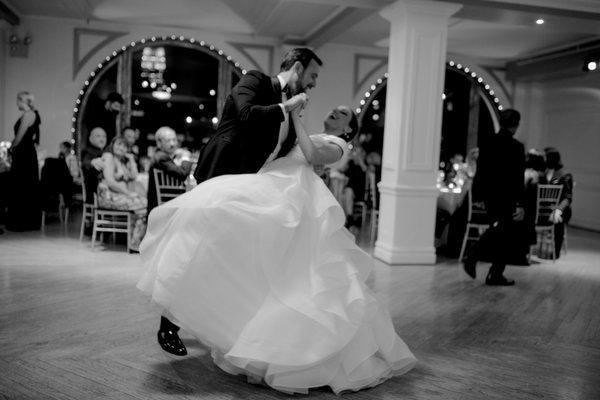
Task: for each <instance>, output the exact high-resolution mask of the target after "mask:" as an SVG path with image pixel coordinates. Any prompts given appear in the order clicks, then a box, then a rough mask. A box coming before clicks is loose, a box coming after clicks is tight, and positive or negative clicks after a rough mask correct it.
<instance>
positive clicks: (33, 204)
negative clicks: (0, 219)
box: [6, 92, 41, 231]
mask: <svg viewBox="0 0 600 400" xmlns="http://www.w3.org/2000/svg"><path fill="white" fill-rule="evenodd" d="M17 107H19V110H20V111H21V112H22V115H21V117H20V118H19V119H18V120H17V122H16V123H15V127H14V130H15V138H14V140H13V142H12V146H11V156H12V166H11V173H10V180H11V185H10V194H9V196H10V197H9V201H8V215H7V221H6V222H7V223H6V228H7V229H9V230H12V231H28V230H36V229H39V228H40V218H41V208H40V204H39V193H38V192H39V169H38V160H37V152H36V149H35V144H37V143H39V135H40V122H41V121H40V115H39V114H38V112H37V110H36V109H35V108H34V106H33V95H32V94H30V93H29V92H20V93H19V94H18V95H17Z"/></svg>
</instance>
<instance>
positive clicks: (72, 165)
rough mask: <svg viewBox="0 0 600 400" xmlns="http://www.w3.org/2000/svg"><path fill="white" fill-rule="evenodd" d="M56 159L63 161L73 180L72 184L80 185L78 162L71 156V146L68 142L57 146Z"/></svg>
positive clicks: (73, 155)
mask: <svg viewBox="0 0 600 400" xmlns="http://www.w3.org/2000/svg"><path fill="white" fill-rule="evenodd" d="M58 158H60V159H62V160H64V162H65V164H66V165H67V168H68V169H69V173H70V174H71V177H72V178H73V183H75V184H78V185H81V176H79V162H78V161H77V157H76V156H75V154H73V145H72V144H71V142H69V141H64V142H62V143H61V144H60V146H59V153H58Z"/></svg>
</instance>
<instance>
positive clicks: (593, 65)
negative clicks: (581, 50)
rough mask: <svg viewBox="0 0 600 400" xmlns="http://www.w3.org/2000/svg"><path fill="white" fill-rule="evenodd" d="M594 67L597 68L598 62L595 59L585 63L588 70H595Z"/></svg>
mask: <svg viewBox="0 0 600 400" xmlns="http://www.w3.org/2000/svg"><path fill="white" fill-rule="evenodd" d="M596 68H598V63H597V62H596V61H590V62H589V63H588V64H587V69H588V71H595V70H596Z"/></svg>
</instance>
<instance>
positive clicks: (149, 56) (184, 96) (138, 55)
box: [71, 35, 246, 151]
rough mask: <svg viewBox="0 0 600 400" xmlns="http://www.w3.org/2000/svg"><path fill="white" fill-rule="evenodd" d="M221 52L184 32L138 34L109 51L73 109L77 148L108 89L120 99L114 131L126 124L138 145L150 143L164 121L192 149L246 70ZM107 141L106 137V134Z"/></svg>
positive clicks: (211, 126)
mask: <svg viewBox="0 0 600 400" xmlns="http://www.w3.org/2000/svg"><path fill="white" fill-rule="evenodd" d="M245 73H246V70H244V69H242V68H241V66H240V64H239V63H238V62H236V61H234V60H233V59H232V57H231V56H229V55H226V54H225V53H224V52H223V50H220V49H218V48H216V47H215V46H213V45H211V44H208V43H206V42H204V41H198V40H196V39H195V38H185V37H183V36H179V37H177V36H174V35H173V36H162V37H156V36H153V37H149V38H143V39H140V40H138V41H135V42H131V43H130V44H129V45H128V46H123V47H121V48H119V49H116V50H114V51H113V52H112V53H111V54H110V55H108V56H107V57H105V59H104V61H102V62H101V63H99V64H98V65H97V66H96V68H95V69H94V70H93V71H92V72H90V74H89V76H88V78H87V79H86V80H85V82H84V83H83V87H82V88H81V90H80V91H79V95H78V97H77V99H76V100H75V106H74V108H73V117H72V127H71V133H72V136H73V139H74V142H75V146H76V149H77V150H78V151H79V150H80V149H81V147H82V146H85V144H86V142H87V137H88V135H89V131H90V130H91V129H92V128H93V126H92V125H93V123H94V121H93V118H92V117H91V116H92V115H93V114H94V110H98V109H101V108H103V107H104V99H105V98H106V95H108V94H109V93H111V92H115V91H116V92H119V93H121V95H122V96H123V98H124V104H123V110H122V112H121V113H120V115H119V117H118V118H116V123H115V129H114V132H111V133H109V136H113V135H114V134H116V133H118V132H120V131H121V130H122V129H123V128H124V127H126V126H132V127H134V128H138V129H139V130H140V131H141V135H140V139H139V140H140V145H141V147H147V146H149V145H151V144H152V143H153V140H154V137H153V133H154V132H155V131H156V129H157V128H158V127H160V126H163V125H169V126H171V127H172V128H174V129H175V130H176V132H177V133H178V136H179V138H180V141H181V142H182V143H185V144H186V145H187V147H190V148H191V149H196V148H198V147H200V146H201V144H202V142H203V141H205V140H206V139H207V138H208V137H209V136H210V135H211V134H212V133H214V128H215V127H216V124H217V122H218V116H219V115H220V114H221V110H222V107H223V104H224V102H225V97H226V95H227V94H228V93H229V91H230V89H231V87H233V86H234V85H235V84H236V83H237V82H238V81H239V79H240V77H241V75H243V74H245ZM109 140H110V137H109Z"/></svg>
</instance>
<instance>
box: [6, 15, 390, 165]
mask: <svg viewBox="0 0 600 400" xmlns="http://www.w3.org/2000/svg"><path fill="white" fill-rule="evenodd" d="M76 27H80V28H82V27H86V28H90V29H101V30H112V31H122V32H129V33H128V34H127V35H125V36H123V37H121V38H119V39H116V40H114V41H113V42H111V43H109V44H108V45H106V46H105V47H104V48H102V49H101V50H100V51H98V52H97V53H96V54H95V55H94V56H93V57H92V58H91V59H90V60H89V61H88V62H87V63H86V64H85V65H84V66H83V67H82V68H81V70H80V72H79V73H78V74H77V76H76V77H75V79H73V67H72V65H73V41H74V33H73V31H74V29H75V28H76ZM20 29H21V30H24V31H27V32H30V33H31V35H32V37H33V42H32V44H31V45H30V47H29V56H28V57H27V58H15V57H9V55H8V49H6V48H4V49H2V48H1V47H0V51H1V53H0V54H2V59H0V74H1V73H2V71H3V70H4V72H5V74H4V79H1V78H2V76H1V75H0V80H1V81H2V82H0V116H2V114H4V118H2V119H1V120H0V121H1V125H0V129H1V130H2V132H1V133H0V140H2V139H10V138H12V125H13V124H14V122H15V120H16V119H17V118H18V117H19V112H18V110H17V108H16V105H15V97H16V94H17V93H18V92H19V91H21V90H30V91H31V92H33V93H34V94H35V97H36V106H37V108H38V109H39V111H40V114H41V118H42V127H41V131H42V132H41V142H40V150H42V151H46V153H47V154H48V155H53V154H55V153H56V152H57V151H58V143H59V142H61V141H63V140H67V139H70V138H71V133H70V129H71V118H72V114H73V106H74V102H75V99H76V98H77V94H78V92H79V90H80V89H81V88H82V86H83V82H84V81H85V80H86V79H88V76H89V73H90V72H91V71H92V70H93V69H94V68H95V66H96V65H97V64H98V63H99V62H101V61H103V60H104V57H106V56H107V55H110V53H112V51H113V50H116V49H118V48H120V47H121V46H126V45H128V44H129V43H130V42H132V41H137V40H139V39H141V38H145V37H150V36H153V35H155V36H163V35H167V36H170V35H177V36H179V35H183V36H185V37H194V38H196V39H197V40H198V41H200V40H204V41H205V42H207V43H210V44H213V45H214V46H215V47H217V48H219V49H222V50H223V51H224V52H225V53H226V54H228V55H231V56H232V57H233V59H234V60H236V61H238V62H240V64H241V66H242V67H243V68H247V69H252V68H254V67H253V64H252V63H251V62H250V61H249V60H248V59H247V58H246V57H245V56H244V55H243V54H241V53H240V52H239V51H238V50H236V49H235V48H234V47H233V46H232V45H230V44H229V43H228V41H234V42H243V43H255V44H265V45H272V46H274V48H275V54H274V64H275V65H274V66H273V68H274V69H273V70H274V71H278V68H279V63H280V59H281V56H282V55H283V53H284V51H285V50H286V49H285V48H284V47H282V46H280V45H279V43H278V42H277V41H275V40H273V39H270V38H256V37H251V36H247V35H244V36H240V35H224V34H219V33H214V32H205V31H192V30H186V29H177V28H172V29H169V28H161V27H153V26H141V25H138V26H131V25H120V24H112V23H101V22H91V23H89V24H85V23H84V22H82V21H78V20H65V19H56V18H47V17H25V18H23V21H22V25H21V27H20ZM4 33H5V35H6V30H5V32H4ZM316 51H317V53H318V55H319V56H320V57H321V58H322V59H323V61H324V63H325V67H324V68H323V69H322V71H321V75H320V77H319V80H318V86H317V88H315V89H314V90H313V91H312V93H311V102H310V105H309V108H308V109H307V111H306V115H305V120H306V122H307V126H308V127H309V129H310V130H311V131H315V132H320V131H321V129H322V121H323V118H324V116H325V115H326V114H327V113H328V112H329V111H330V110H331V109H332V108H333V107H334V106H336V105H339V104H348V105H350V106H352V107H355V106H356V105H357V104H358V101H359V100H360V99H359V98H356V96H353V93H352V87H353V65H354V54H356V53H360V54H365V52H366V51H367V50H366V49H364V48H353V47H352V46H334V45H325V46H324V47H322V48H320V49H317V50H316ZM373 51H374V52H378V53H379V54H381V53H382V50H379V49H374V50H371V52H373ZM380 73H381V74H383V72H382V71H380ZM377 77H379V76H377ZM377 77H374V79H377ZM2 83H4V84H5V85H4V86H5V87H4V91H2V86H1V85H2Z"/></svg>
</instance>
